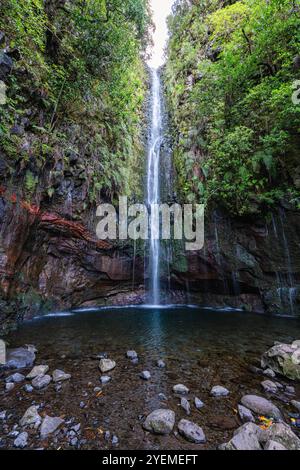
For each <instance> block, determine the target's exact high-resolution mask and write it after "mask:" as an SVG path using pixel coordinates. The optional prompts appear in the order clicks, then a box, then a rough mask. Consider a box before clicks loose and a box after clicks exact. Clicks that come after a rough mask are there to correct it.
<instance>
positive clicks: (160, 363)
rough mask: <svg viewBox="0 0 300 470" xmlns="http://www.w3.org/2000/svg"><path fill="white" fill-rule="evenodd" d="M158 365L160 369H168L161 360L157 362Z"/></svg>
mask: <svg viewBox="0 0 300 470" xmlns="http://www.w3.org/2000/svg"><path fill="white" fill-rule="evenodd" d="M156 365H157V367H158V368H159V369H164V368H165V367H166V364H165V362H164V361H163V360H161V359H159V361H157V363H156Z"/></svg>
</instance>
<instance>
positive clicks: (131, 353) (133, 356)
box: [126, 351, 138, 359]
mask: <svg viewBox="0 0 300 470" xmlns="http://www.w3.org/2000/svg"><path fill="white" fill-rule="evenodd" d="M126 356H127V357H128V359H137V358H138V355H137V352H136V351H127V353H126Z"/></svg>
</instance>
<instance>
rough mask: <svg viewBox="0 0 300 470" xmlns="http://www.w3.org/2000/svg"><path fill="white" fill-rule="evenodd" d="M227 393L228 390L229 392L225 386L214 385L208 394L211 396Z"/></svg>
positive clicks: (222, 395)
mask: <svg viewBox="0 0 300 470" xmlns="http://www.w3.org/2000/svg"><path fill="white" fill-rule="evenodd" d="M229 393H230V392H229V390H227V388H225V387H221V386H220V385H216V386H215V387H213V388H212V389H211V391H210V394H211V395H212V396H213V397H227V395H229Z"/></svg>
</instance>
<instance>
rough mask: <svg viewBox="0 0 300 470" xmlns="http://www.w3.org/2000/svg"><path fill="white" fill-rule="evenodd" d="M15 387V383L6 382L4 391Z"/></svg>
mask: <svg viewBox="0 0 300 470" xmlns="http://www.w3.org/2000/svg"><path fill="white" fill-rule="evenodd" d="M14 388H15V384H14V383H12V382H8V383H7V384H5V391H6V392H10V391H11V390H13V389H14Z"/></svg>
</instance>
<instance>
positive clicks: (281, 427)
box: [263, 423, 300, 450]
mask: <svg viewBox="0 0 300 470" xmlns="http://www.w3.org/2000/svg"><path fill="white" fill-rule="evenodd" d="M263 440H264V441H275V442H277V443H279V444H281V445H282V446H283V447H285V448H286V449H287V450H300V439H299V438H298V437H297V436H296V434H295V433H294V432H293V431H292V430H291V428H290V427H289V426H288V425H287V424H285V423H275V424H273V425H272V426H271V427H270V428H269V429H267V430H266V431H265V434H264V439H263Z"/></svg>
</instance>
